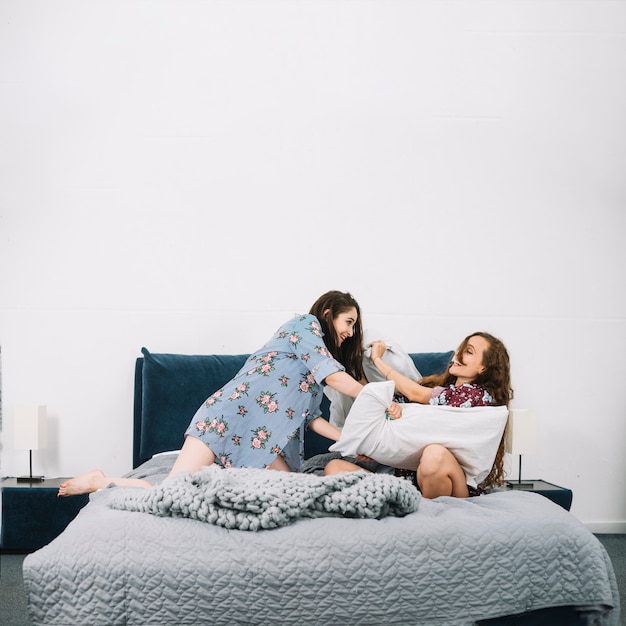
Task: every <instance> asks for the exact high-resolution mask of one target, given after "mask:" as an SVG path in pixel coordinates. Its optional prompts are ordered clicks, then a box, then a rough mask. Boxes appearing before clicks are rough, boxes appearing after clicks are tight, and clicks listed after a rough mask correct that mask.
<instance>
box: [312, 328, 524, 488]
mask: <svg viewBox="0 0 626 626" xmlns="http://www.w3.org/2000/svg"><path fill="white" fill-rule="evenodd" d="M385 351H386V346H385V343H384V342H383V341H374V342H372V343H371V355H370V358H371V359H372V362H373V363H374V365H375V366H376V369H377V370H378V371H379V372H380V374H381V375H382V376H383V377H384V378H385V379H387V380H389V381H393V383H394V384H395V389H396V394H399V395H400V396H401V398H404V399H405V400H404V401H406V402H417V403H420V404H433V405H447V406H452V407H461V408H466V407H477V406H508V404H509V401H510V400H511V399H512V397H513V390H512V388H511V375H510V362H509V354H508V352H507V349H506V347H505V346H504V344H503V343H502V341H501V340H500V339H497V338H496V337H494V336H493V335H490V334H489V333H485V332H477V333H473V334H471V335H469V336H468V337H466V338H465V339H464V340H463V341H462V342H461V345H460V346H459V347H458V349H457V350H456V352H455V354H454V358H453V359H452V361H451V362H450V365H449V366H448V368H447V369H446V371H445V372H444V373H443V374H439V375H433V376H428V377H426V378H422V379H421V380H419V381H417V382H416V381H414V380H411V379H410V378H407V377H406V376H404V375H403V374H400V373H399V372H397V371H396V370H395V369H393V368H392V367H390V366H389V365H388V364H387V363H385V361H384V359H383V356H384V354H385ZM505 436H506V433H505V434H503V435H502V439H501V441H500V445H499V447H498V450H497V453H496V456H495V459H494V462H493V466H492V468H491V471H490V472H489V474H488V476H487V477H486V478H485V479H484V480H483V481H482V482H481V484H480V485H479V487H478V489H474V488H472V487H469V486H468V485H467V482H466V477H465V473H464V472H463V469H462V468H461V465H460V464H459V462H458V461H457V459H456V458H455V457H454V455H453V454H452V452H450V450H448V449H447V448H446V447H445V446H443V445H441V444H436V443H434V444H430V445H428V446H426V447H425V448H424V451H423V453H422V455H421V458H420V461H419V465H418V467H417V468H416V471H415V472H408V474H407V471H406V470H396V473H397V475H402V476H405V477H408V478H412V479H413V480H415V482H416V484H417V486H418V487H419V489H420V491H421V492H422V495H423V496H424V497H427V498H436V497H438V496H444V495H445V496H456V497H459V498H466V497H468V496H469V495H478V494H479V493H482V492H483V491H484V490H485V489H489V488H490V487H494V486H497V485H501V484H502V482H503V480H504V441H505ZM359 469H362V467H360V466H358V465H356V464H354V463H351V462H349V461H346V460H344V459H334V460H332V461H330V462H329V463H328V465H327V466H326V468H325V470H324V471H325V473H326V474H335V473H338V472H342V471H356V470H359Z"/></svg>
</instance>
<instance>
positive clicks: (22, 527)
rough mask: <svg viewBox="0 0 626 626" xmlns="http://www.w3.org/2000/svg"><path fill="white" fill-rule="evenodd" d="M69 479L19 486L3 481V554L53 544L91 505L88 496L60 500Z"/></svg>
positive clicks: (11, 480)
mask: <svg viewBox="0 0 626 626" xmlns="http://www.w3.org/2000/svg"><path fill="white" fill-rule="evenodd" d="M64 480H66V479H65V478H47V479H46V480H42V481H40V482H32V483H30V482H26V483H24V482H18V481H17V479H16V478H3V479H2V483H1V485H0V487H1V490H2V526H1V531H0V549H1V550H2V552H33V551H34V550H38V549H39V548H41V547H43V546H45V545H46V544H48V543H50V542H51V541H52V540H53V539H54V538H55V537H56V536H57V535H59V534H60V533H61V532H62V531H63V530H64V529H65V527H66V526H67V525H68V524H69V523H70V522H71V521H72V520H73V519H74V518H75V517H76V515H77V514H78V512H79V511H80V509H82V508H83V507H84V506H85V504H87V502H89V496H88V495H81V496H70V497H67V498H59V497H57V491H58V490H59V485H60V484H61V483H62V482H63V481H64Z"/></svg>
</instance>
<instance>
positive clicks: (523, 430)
mask: <svg viewBox="0 0 626 626" xmlns="http://www.w3.org/2000/svg"><path fill="white" fill-rule="evenodd" d="M506 451H507V452H509V453H510V454H518V455H519V474H518V478H517V481H514V480H510V481H508V482H507V486H508V487H509V488H511V489H528V488H529V487H530V488H532V487H533V483H532V482H528V481H527V482H523V481H522V455H523V454H535V453H536V452H537V416H536V415H535V412H534V411H533V410H531V409H511V410H510V411H509V428H508V437H507V441H506Z"/></svg>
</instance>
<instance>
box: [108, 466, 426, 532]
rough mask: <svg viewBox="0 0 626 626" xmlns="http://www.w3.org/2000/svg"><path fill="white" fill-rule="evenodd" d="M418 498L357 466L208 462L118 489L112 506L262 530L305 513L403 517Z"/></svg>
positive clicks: (398, 481)
mask: <svg viewBox="0 0 626 626" xmlns="http://www.w3.org/2000/svg"><path fill="white" fill-rule="evenodd" d="M419 498H420V494H419V492H418V491H417V490H416V489H415V487H413V486H412V485H411V484H410V483H409V482H408V481H407V480H404V479H402V478H396V477H395V476H391V475H388V474H370V473H367V472H362V471H359V472H347V473H343V474H337V475H334V476H316V475H313V474H298V473H286V472H277V471H273V470H264V469H251V468H236V469H235V468H232V469H222V468H219V467H217V466H211V467H204V468H202V469H201V470H200V471H199V472H196V473H193V474H189V473H180V474H176V475H174V476H170V477H168V478H166V479H165V480H164V481H163V482H162V483H160V484H158V485H156V486H155V487H153V488H152V489H147V490H138V489H128V488H123V489H119V490H118V491H117V493H116V494H115V496H114V497H113V498H112V499H111V503H110V506H111V507H112V508H114V509H122V510H126V511H138V512H143V513H151V514H153V515H158V516H161V517H188V518H191V519H195V520H200V521H203V522H208V523H210V524H215V525H217V526H223V527H225V528H232V529H238V530H260V529H264V528H276V527H279V526H284V525H286V524H290V523H291V522H293V521H295V520H296V519H298V518H307V517H324V516H342V517H355V518H370V519H380V518H382V517H385V516H388V515H395V516H399V517H402V516H404V515H407V514H408V513H412V512H413V511H416V510H417V506H418V502H419Z"/></svg>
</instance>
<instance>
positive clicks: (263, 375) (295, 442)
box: [59, 291, 400, 496]
mask: <svg viewBox="0 0 626 626" xmlns="http://www.w3.org/2000/svg"><path fill="white" fill-rule="evenodd" d="M364 382H365V379H364V376H363V330H362V324H361V313H360V308H359V305H358V303H357V302H356V300H355V299H354V298H353V297H352V296H351V295H350V294H349V293H344V292H341V291H329V292H327V293H325V294H324V295H322V296H320V297H319V298H318V299H317V300H316V302H315V303H314V304H313V306H312V307H311V310H310V312H309V314H307V315H298V316H296V317H295V318H294V319H292V320H289V321H288V322H286V323H285V324H284V325H283V326H281V327H280V328H279V330H278V331H277V332H276V334H275V335H274V336H273V337H272V338H271V339H270V340H269V341H268V342H267V343H266V344H265V346H263V348H261V349H260V350H257V351H256V352H255V353H254V354H252V355H251V356H250V358H249V359H248V360H247V361H246V363H245V365H244V366H243V368H242V369H241V370H240V371H239V372H238V374H237V375H236V376H235V377H234V378H233V379H232V380H231V381H230V382H228V383H227V384H226V385H224V387H222V388H221V389H220V390H218V391H216V392H215V393H214V394H212V395H211V396H210V397H209V398H208V399H207V400H206V401H205V402H204V403H203V405H202V406H201V407H200V408H199V409H198V411H197V412H196V414H195V415H194V417H193V419H192V420H191V424H190V425H189V428H188V429H187V431H186V433H185V434H186V437H185V441H184V444H183V447H182V449H181V451H180V454H179V455H178V457H177V459H176V462H175V463H174V466H173V468H172V470H171V474H176V473H178V472H181V471H188V472H196V471H198V470H199V469H200V468H201V467H203V466H206V465H212V464H213V463H216V462H217V463H218V464H220V465H222V466H224V467H244V466H247V467H257V468H264V467H268V468H271V469H277V470H284V471H298V470H299V469H300V467H301V461H302V446H303V438H304V428H307V427H308V428H310V429H311V430H313V431H314V432H316V433H319V434H320V435H323V436H325V437H328V438H329V439H332V440H334V441H337V440H338V439H339V435H340V431H339V430H338V429H337V428H335V427H334V426H332V425H331V424H330V423H329V422H327V421H326V420H325V419H324V418H323V417H321V410H320V405H321V402H322V397H323V393H322V384H326V385H330V386H331V387H332V388H333V389H336V390H337V391H339V392H341V393H343V394H346V395H348V396H351V397H353V398H356V396H357V395H358V394H359V392H360V391H361V389H362V388H363V383H364ZM389 412H390V415H391V416H392V417H393V416H399V414H400V409H399V406H398V405H393V406H392V407H390V409H389ZM111 483H114V484H116V485H120V486H138V487H146V488H149V487H151V486H152V485H151V484H150V483H148V482H147V481H144V480H142V479H136V478H110V477H107V476H105V474H104V473H103V472H102V471H101V470H92V471H91V472H88V473H87V474H83V475H82V476H77V477H75V478H72V479H69V480H67V481H65V482H64V483H63V484H62V485H61V487H60V488H59V495H61V496H68V495H74V494H78V493H90V492H92V491H96V490H97V489H101V488H104V487H106V486H108V485H109V484H111Z"/></svg>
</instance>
